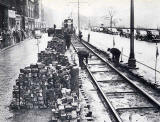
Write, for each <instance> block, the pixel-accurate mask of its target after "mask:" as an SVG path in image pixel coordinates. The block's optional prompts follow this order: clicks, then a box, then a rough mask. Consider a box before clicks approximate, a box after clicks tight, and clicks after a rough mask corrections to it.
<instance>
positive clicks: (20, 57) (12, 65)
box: [0, 34, 51, 122]
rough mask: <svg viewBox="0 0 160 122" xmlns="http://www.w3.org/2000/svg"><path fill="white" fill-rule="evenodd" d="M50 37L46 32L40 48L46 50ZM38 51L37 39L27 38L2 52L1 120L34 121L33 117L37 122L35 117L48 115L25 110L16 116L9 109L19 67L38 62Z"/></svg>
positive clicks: (0, 81)
mask: <svg viewBox="0 0 160 122" xmlns="http://www.w3.org/2000/svg"><path fill="white" fill-rule="evenodd" d="M50 39H51V38H49V37H48V36H47V35H46V34H44V35H43V37H42V39H40V40H39V42H40V43H39V49H40V50H44V49H45V48H46V47H47V41H49V40H50ZM37 53H38V46H37V40H35V39H26V40H25V41H23V42H21V43H20V44H18V45H16V46H14V47H11V48H9V49H7V50H5V51H3V52H0V122H32V121H29V119H28V118H33V119H34V122H36V119H35V117H36V118H37V122H38V117H40V118H41V119H42V118H43V116H44V117H45V116H46V115H45V114H44V115H43V112H41V113H38V111H36V112H31V113H36V116H34V114H32V115H33V116H32V115H28V114H27V112H24V111H23V112H22V113H21V114H23V116H21V117H19V115H20V114H17V115H16V116H14V115H15V114H14V113H13V112H12V111H9V105H10V102H11V100H12V89H13V85H14V84H15V80H16V78H17V77H18V75H19V69H20V68H24V67H26V66H29V65H30V64H32V63H36V62H37ZM25 114H26V115H28V116H26V115H25ZM42 115H43V116H42ZM46 117H47V116H46ZM40 118H39V119H40ZM42 120H43V119H42Z"/></svg>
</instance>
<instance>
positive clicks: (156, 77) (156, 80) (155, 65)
mask: <svg viewBox="0 0 160 122" xmlns="http://www.w3.org/2000/svg"><path fill="white" fill-rule="evenodd" d="M156 83H157V56H156V62H155V84H156Z"/></svg>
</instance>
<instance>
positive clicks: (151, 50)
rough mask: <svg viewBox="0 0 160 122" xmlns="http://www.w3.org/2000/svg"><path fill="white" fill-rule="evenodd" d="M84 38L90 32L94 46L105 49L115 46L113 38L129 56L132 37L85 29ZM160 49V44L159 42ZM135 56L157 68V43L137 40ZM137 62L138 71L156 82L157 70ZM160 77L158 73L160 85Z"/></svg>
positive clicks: (125, 61)
mask: <svg viewBox="0 0 160 122" xmlns="http://www.w3.org/2000/svg"><path fill="white" fill-rule="evenodd" d="M82 33H83V39H84V40H87V36H88V33H90V43H91V44H93V45H94V46H96V47H98V48H100V49H103V50H104V51H107V49H108V48H112V47H113V38H114V40H115V48H118V49H119V50H122V48H123V54H124V55H126V56H129V53H130V39H129V38H124V37H120V36H119V35H109V34H104V33H99V32H91V31H86V30H84V31H83V32H82ZM157 45H158V47H159V49H160V44H159V43H158V44H157ZM135 58H136V60H137V61H139V62H141V63H144V64H146V65H148V66H150V67H152V68H153V69H154V68H155V60H156V44H155V43H150V42H145V41H139V40H135ZM122 60H123V63H127V62H128V57H125V56H123V57H122ZM136 64H137V68H139V70H137V72H138V73H139V74H140V75H142V76H143V77H144V78H145V79H147V80H148V81H149V82H152V83H154V82H155V71H154V70H152V69H150V68H148V67H146V66H144V65H141V64H139V63H136ZM159 64H160V60H159V57H158V61H157V70H159V69H160V65H159ZM159 79H160V74H159V73H157V82H156V83H157V84H158V85H160V82H158V81H159Z"/></svg>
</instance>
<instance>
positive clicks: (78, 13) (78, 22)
mask: <svg viewBox="0 0 160 122" xmlns="http://www.w3.org/2000/svg"><path fill="white" fill-rule="evenodd" d="M78 34H80V16H79V0H78Z"/></svg>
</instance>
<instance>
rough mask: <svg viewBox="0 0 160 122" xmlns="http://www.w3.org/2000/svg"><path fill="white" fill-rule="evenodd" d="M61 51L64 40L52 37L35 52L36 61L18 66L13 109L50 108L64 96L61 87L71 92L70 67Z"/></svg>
mask: <svg viewBox="0 0 160 122" xmlns="http://www.w3.org/2000/svg"><path fill="white" fill-rule="evenodd" d="M64 53H65V42H64V41H63V40H62V39H59V38H56V37H54V38H53V39H52V41H50V42H48V46H47V48H46V50H45V51H41V52H40V53H39V54H38V62H37V63H36V64H31V65H30V66H28V67H25V68H24V69H20V74H19V77H18V79H17V80H16V85H14V86H13V100H12V103H11V108H12V109H18V108H25V109H32V108H47V107H49V108H53V106H54V105H55V103H56V102H57V99H62V98H63V97H64V95H63V92H64V88H65V89H67V90H68V91H71V83H70V81H71V75H70V74H71V70H72V66H71V65H70V63H69V61H68V58H67V57H66V56H65V55H64ZM69 95H71V93H69Z"/></svg>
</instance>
